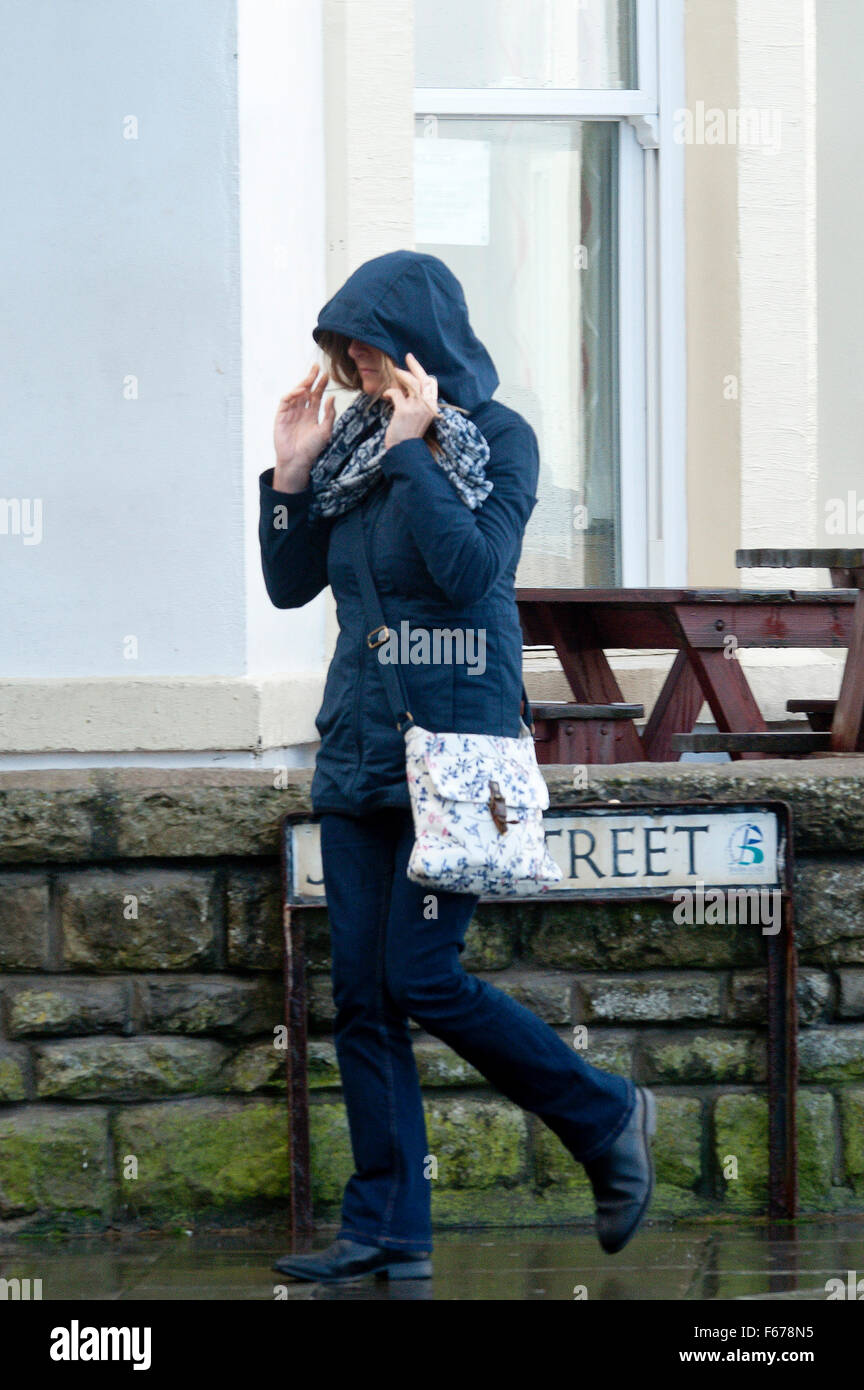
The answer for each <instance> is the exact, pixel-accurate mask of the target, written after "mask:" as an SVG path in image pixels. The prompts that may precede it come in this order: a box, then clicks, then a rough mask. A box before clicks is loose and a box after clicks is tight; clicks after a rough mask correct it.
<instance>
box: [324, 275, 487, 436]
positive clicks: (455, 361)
mask: <svg viewBox="0 0 864 1390" xmlns="http://www.w3.org/2000/svg"><path fill="white" fill-rule="evenodd" d="M322 329H329V330H330V331H331V332H333V333H341V334H344V336H345V337H346V338H356V339H357V340H358V342H361V343H368V344H369V345H370V347H377V348H381V349H382V350H383V351H384V352H386V353H387V354H388V356H390V357H392V358H393V360H394V362H395V363H396V364H397V366H399V367H402V368H403V369H404V370H406V371H407V370H408V366H407V363H406V361H405V354H406V352H413V354H414V356H415V357H416V358H417V361H418V362H419V363H420V365H421V367H423V369H424V370H425V371H427V372H428V373H429V375H430V376H434V377H436V378H437V381H438V394H439V395H440V397H441V399H442V400H444V401H448V402H449V403H450V404H451V405H461V406H462V407H463V408H464V409H465V410H469V411H470V410H474V409H476V407H477V406H478V405H481V404H482V403H483V402H484V401H488V400H491V398H492V394H493V392H494V391H495V389H496V387H497V386H498V384H499V382H498V373H497V372H496V370H495V364H494V363H493V361H492V358H491V357H490V356H489V353H488V352H487V351H486V349H485V347H484V346H483V344H482V343H481V342H480V340H479V338H477V337H476V336H475V334H474V330H473V329H472V327H471V324H470V323H469V321H468V306H467V304H466V303H465V295H464V292H463V290H462V286H461V285H460V283H459V281H458V280H457V279H456V276H455V275H454V274H453V272H452V270H450V269H448V267H447V266H446V265H445V264H444V262H443V261H442V260H440V259H439V258H438V257H437V256H430V255H427V254H425V253H424V252H420V251H389V252H387V253H386V255H383V256H375V257H373V259H372V260H370V261H365V262H364V264H363V265H361V266H358V268H357V269H356V270H355V271H354V272H353V274H352V275H349V277H348V279H347V280H346V281H345V284H344V285H343V286H342V288H341V289H340V290H337V291H336V293H335V294H334V295H333V298H332V299H329V300H328V301H327V303H326V304H325V305H324V308H323V309H322V310H321V312H320V314H319V315H318V323H317V326H316V327H315V328H313V330H312V337H313V338H314V339H315V342H316V343H320V337H319V335H320V333H321V331H322Z"/></svg>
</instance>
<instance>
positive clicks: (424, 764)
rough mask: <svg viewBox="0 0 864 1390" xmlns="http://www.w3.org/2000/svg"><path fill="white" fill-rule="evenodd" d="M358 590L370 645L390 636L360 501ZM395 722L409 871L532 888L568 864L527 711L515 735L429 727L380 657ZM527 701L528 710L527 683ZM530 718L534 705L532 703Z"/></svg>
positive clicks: (486, 887)
mask: <svg viewBox="0 0 864 1390" xmlns="http://www.w3.org/2000/svg"><path fill="white" fill-rule="evenodd" d="M349 522H350V526H351V533H350V534H351V536H352V539H353V540H354V541H355V547H354V548H355V558H356V568H357V576H358V579H359V581H360V591H361V594H362V597H363V603H364V607H365V609H366V614H367V618H368V620H369V621H370V624H371V623H374V624H375V626H373V627H372V628H371V631H370V632H369V634H368V636H367V638H366V644H367V646H368V647H370V648H372V649H373V650H374V649H375V648H377V647H379V646H381V645H382V644H383V643H384V642H386V641H387V639H388V637H389V632H390V630H389V628H388V627H387V624H386V623H385V622H384V619H383V615H382V612H381V605H380V601H379V599H378V592H377V590H376V588H375V581H374V580H373V578H372V572H371V570H370V568H369V559H368V556H367V554H366V545H365V538H364V535H363V526H362V520H361V517H360V514H359V509H358V508H357V507H354V508H352V511H351V513H349ZM381 675H382V679H383V682H384V688H385V691H386V693H387V698H388V700H389V702H390V706H391V709H392V711H393V715H394V718H395V720H396V728H397V729H398V730H399V731H400V733H402V734H404V736H405V770H406V776H407V780H408V790H409V794H410V796H411V811H412V815H413V819H414V834H415V839H414V846H413V848H412V851H411V855H410V858H409V861H408V870H407V872H408V878H409V879H411V881H412V882H414V883H419V884H423V885H424V886H425V887H428V888H431V889H435V888H438V889H444V890H448V891H450V892H452V893H471V894H474V895H477V896H480V897H485V898H496V897H497V898H505V897H518V896H522V897H525V896H528V895H530V896H532V897H533V896H536V895H538V894H540V893H544V892H548V891H549V889H550V888H551V887H552V886H553V885H554V884H556V883H560V881H561V879H562V877H563V874H562V872H561V870H560V869H559V867H558V865H557V864H556V863H555V860H554V859H553V858H552V856H551V854H550V853H549V850H548V848H547V846H546V837H545V833H544V830H543V812H544V811H545V810H546V808H547V807H548V805H549V789H548V787H547V786H546V781H545V779H544V777H543V774H542V772H541V771H540V768H539V766H538V764H537V754H536V752H535V749H534V739H533V737H532V735H531V730H530V729H529V728H528V726H527V725H526V723H525V721H524V719H520V731H519V735H518V736H517V737H515V738H513V737H510V736H507V735H503V734H502V735H498V734H463V733H432V732H431V731H430V730H429V729H423V728H421V727H420V726H419V725H418V724H415V722H414V718H413V715H412V714H411V712H410V710H409V709H408V706H407V699H406V695H405V690H404V687H403V684H402V680H401V677H400V676H399V674H398V672H397V669H396V666H395V665H393V664H391V663H382V664H381ZM522 697H523V706H524V708H525V710H526V711H529V710H530V705H529V702H528V697H527V695H526V693H525V687H524V686H523V687H522ZM528 717H529V719H530V713H529V716H528Z"/></svg>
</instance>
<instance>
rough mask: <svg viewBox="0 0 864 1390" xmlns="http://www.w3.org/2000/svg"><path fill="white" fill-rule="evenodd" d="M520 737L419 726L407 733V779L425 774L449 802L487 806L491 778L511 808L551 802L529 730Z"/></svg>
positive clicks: (546, 804) (541, 806) (538, 805)
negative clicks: (436, 732)
mask: <svg viewBox="0 0 864 1390" xmlns="http://www.w3.org/2000/svg"><path fill="white" fill-rule="evenodd" d="M523 729H524V732H523V733H522V734H520V736H519V737H518V738H510V737H507V736H506V735H501V736H498V735H495V734H458V733H444V734H434V733H430V731H429V730H428V729H421V728H419V727H418V726H417V725H416V724H415V725H413V726H412V727H411V728H410V729H408V730H407V731H406V734H405V749H406V757H407V768H408V775H409V779H410V777H411V776H412V773H413V775H414V776H415V777H416V776H417V775H419V774H422V773H423V772H425V773H426V775H427V776H428V778H429V780H430V781H431V783H432V785H433V787H434V788H435V791H436V792H437V794H438V795H439V796H440V797H443V798H445V799H446V800H448V801H471V802H474V803H475V804H476V805H485V803H486V802H487V801H488V800H489V794H490V792H489V782H490V780H494V781H496V782H497V783H498V786H499V788H500V793H501V795H502V796H503V798H504V800H505V801H506V803H507V805H508V806H521V807H533V808H539V809H540V810H543V811H545V810H546V808H547V807H548V805H549V788H548V787H547V785H546V781H545V779H544V777H543V774H542V772H541V771H540V768H539V767H538V766H537V756H536V753H535V751H534V740H533V738H532V737H531V734H530V733H529V732H528V730H527V729H525V728H524V725H523Z"/></svg>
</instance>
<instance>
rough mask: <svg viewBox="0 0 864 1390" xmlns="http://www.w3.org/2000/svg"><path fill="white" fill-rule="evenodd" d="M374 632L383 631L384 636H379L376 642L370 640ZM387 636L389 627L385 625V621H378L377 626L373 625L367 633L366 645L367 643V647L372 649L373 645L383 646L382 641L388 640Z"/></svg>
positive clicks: (388, 635)
mask: <svg viewBox="0 0 864 1390" xmlns="http://www.w3.org/2000/svg"><path fill="white" fill-rule="evenodd" d="M376 632H379V633H380V632H383V634H384V636H383V637H379V638H378V640H377V642H373V641H372V638H373V637H374V636H375V634H376ZM389 637H390V629H389V627H388V626H387V624H386V623H379V625H378V626H377V627H373V629H372V631H371V632H370V633H369V635H368V637H367V638H366V645H367V647H371V648H372V649H373V650H374V649H375V647H381V646H383V645H384V643H385V642H386V641H387V640H388V638H389Z"/></svg>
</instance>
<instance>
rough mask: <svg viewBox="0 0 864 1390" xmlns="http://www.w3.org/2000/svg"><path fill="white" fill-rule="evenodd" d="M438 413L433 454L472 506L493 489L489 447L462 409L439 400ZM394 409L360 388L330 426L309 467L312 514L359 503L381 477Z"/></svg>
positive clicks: (329, 513) (336, 511) (327, 513)
mask: <svg viewBox="0 0 864 1390" xmlns="http://www.w3.org/2000/svg"><path fill="white" fill-rule="evenodd" d="M438 409H439V410H440V412H441V414H440V416H438V417H437V418H436V420H435V433H436V436H437V440H438V443H439V445H440V446H441V451H442V452H441V453H438V454H435V455H434V456H433V455H432V454H431V453H430V457H434V459H435V462H436V463H437V464H438V465H439V467H440V468H441V469H443V471H444V473H445V474H446V476H447V477H448V478H449V480H450V482H451V483H452V484H453V486H454V488H455V489H456V491H457V492H458V494H459V496H460V497H461V498H462V501H463V502H464V503H465V504H466V505H467V506H469V507H470V508H471V509H472V510H473V509H474V508H475V507H479V506H480V504H481V503H482V502H484V501H485V499H486V498H487V497H488V496H489V493H490V492H491V491H492V487H493V483H492V481H491V479H489V478H487V477H486V471H485V470H486V463H487V462H488V459H489V445H488V444H487V443H486V440H485V439H484V438H483V435H482V434H481V432H480V430H479V429H478V428H477V426H476V425H475V424H473V423H472V421H471V420H469V419H468V417H467V416H466V415H463V414H462V413H461V411H458V410H454V409H453V407H452V406H450V405H447V404H445V402H444V401H441V400H439V402H438ZM392 411H393V407H392V405H391V403H390V401H388V400H384V399H383V398H381V397H379V398H378V400H377V401H372V400H370V398H369V397H368V396H367V395H366V394H365V393H364V392H361V393H360V395H359V396H358V397H357V399H356V400H354V401H352V402H351V404H350V405H349V406H347V407H346V409H345V410H343V412H342V414H341V415H340V416H339V418H338V420H337V421H336V423H335V424H334V426H333V432H332V434H331V436H330V442H329V443H328V444H327V446H326V447H325V448H324V449H323V450H322V452H321V453H320V454H319V455H318V458H317V459H316V460H315V463H314V464H313V466H312V472H311V475H310V476H311V482H312V489H313V491H314V493H315V496H314V499H313V501H312V505H311V507H310V509H309V510H310V513H311V514H312V515H313V516H315V515H318V516H325V517H331V516H340V515H341V513H342V512H347V511H348V510H349V509H350V508H351V507H354V506H356V505H357V503H358V502H359V501H360V500H361V498H363V497H365V496H366V493H367V492H369V490H370V488H373V487H374V486H375V484H376V483H377V481H378V479H379V478H380V477H381V458H382V455H383V454H384V453H385V452H386V449H385V445H384V435H385V434H386V432H387V426H388V425H389V423H390V419H391V418H392Z"/></svg>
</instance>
